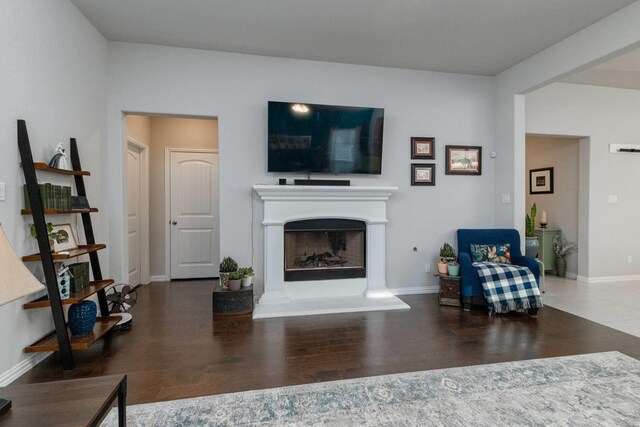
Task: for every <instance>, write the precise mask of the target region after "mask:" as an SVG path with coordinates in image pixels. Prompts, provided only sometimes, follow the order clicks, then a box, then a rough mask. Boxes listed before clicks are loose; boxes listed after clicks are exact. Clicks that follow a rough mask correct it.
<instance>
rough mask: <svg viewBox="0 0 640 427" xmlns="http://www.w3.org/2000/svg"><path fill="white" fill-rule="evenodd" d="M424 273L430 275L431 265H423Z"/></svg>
mask: <svg viewBox="0 0 640 427" xmlns="http://www.w3.org/2000/svg"><path fill="white" fill-rule="evenodd" d="M424 272H425V273H431V264H425V266H424Z"/></svg>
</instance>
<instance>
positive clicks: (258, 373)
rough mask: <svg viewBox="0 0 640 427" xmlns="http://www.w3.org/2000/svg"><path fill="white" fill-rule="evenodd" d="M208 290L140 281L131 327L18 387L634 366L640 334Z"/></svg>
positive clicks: (206, 389)
mask: <svg viewBox="0 0 640 427" xmlns="http://www.w3.org/2000/svg"><path fill="white" fill-rule="evenodd" d="M214 284H215V283H214V281H179V282H171V283H157V284H152V285H149V286H141V287H139V288H138V305H137V306H136V307H134V309H133V311H132V313H133V315H134V316H135V318H134V324H133V327H132V329H131V330H128V331H122V332H119V333H116V334H114V335H113V336H111V337H110V338H108V339H106V340H103V341H101V342H98V343H96V344H94V346H93V347H92V348H90V349H89V350H84V351H77V352H75V355H76V369H74V370H73V371H63V370H62V368H61V366H60V364H59V363H58V361H57V357H56V355H52V356H50V357H49V358H47V359H46V360H44V361H43V362H41V363H40V364H39V365H38V366H36V367H35V368H33V369H32V370H31V371H29V372H27V373H26V374H24V375H23V376H22V377H20V378H19V379H18V380H17V381H16V382H15V383H14V384H21V383H34V382H44V381H53V380H61V379H70V378H84V377H92V376H100V375H109V374H118V373H126V374H127V375H128V380H129V392H128V403H130V404H134V403H144V402H153V401H162V400H170V399H178V398H185V397H193V396H202V395H209V394H217V393H226V392H235V391H244V390H252V389H261V388H269V387H278V386H286V385H293V384H302V383H311V382H317V381H331V380H339V379H346V378H356V377H365V376H371V375H381V374H391V373H398V372H409V371H417V370H426V369H437V368H448V367H454V366H465V365H477V364H485V363H494V362H504V361H511V360H523V359H534V358H541V357H552V356H565V355H572V354H582V353H593V352H600V351H610V350H617V351H620V352H622V353H625V354H627V355H629V356H632V357H635V358H639V359H640V338H636V337H633V336H631V335H627V334H625V333H622V332H619V331H616V330H613V329H610V328H607V327H605V326H602V325H599V324H597V323H594V322H590V321H588V320H585V319H582V318H580V317H576V316H573V315H571V314H568V313H565V312H563V311H559V310H555V309H553V308H551V307H545V308H544V309H542V310H541V312H540V314H539V316H538V318H537V319H533V318H530V317H529V316H527V315H526V314H509V315H500V316H494V317H489V316H488V315H487V314H486V311H484V310H483V309H481V308H478V309H474V310H472V311H471V312H464V311H462V310H461V309H459V308H456V307H441V306H439V305H438V302H437V296H436V295H416V296H406V297H402V299H403V300H404V301H406V302H407V303H408V304H409V305H410V306H411V310H403V311H386V312H385V311H381V312H368V313H351V314H337V315H326V316H307V317H290V318H280V319H263V320H252V319H251V317H249V316H244V317H227V318H219V317H217V318H213V316H212V314H211V289H212V287H213V285H214Z"/></svg>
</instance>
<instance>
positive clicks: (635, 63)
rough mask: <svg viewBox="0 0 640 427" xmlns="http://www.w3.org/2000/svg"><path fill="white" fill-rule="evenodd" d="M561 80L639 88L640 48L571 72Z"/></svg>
mask: <svg viewBox="0 0 640 427" xmlns="http://www.w3.org/2000/svg"><path fill="white" fill-rule="evenodd" d="M562 81H563V82H565V83H578V84H585V85H596V86H609V87H618V88H622V89H636V90H640V49H637V50H634V51H631V52H629V53H626V54H624V55H620V56H618V57H616V58H613V59H611V60H609V61H607V62H603V63H602V64H598V65H596V66H594V67H592V68H589V69H587V70H584V71H581V72H579V73H576V74H573V75H572V76H569V77H568V78H565V79H563V80H562Z"/></svg>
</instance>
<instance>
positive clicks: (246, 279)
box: [238, 267, 254, 288]
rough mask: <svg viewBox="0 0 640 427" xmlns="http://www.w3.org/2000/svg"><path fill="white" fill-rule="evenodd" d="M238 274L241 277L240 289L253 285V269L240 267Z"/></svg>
mask: <svg viewBox="0 0 640 427" xmlns="http://www.w3.org/2000/svg"><path fill="white" fill-rule="evenodd" d="M238 271H239V272H240V274H241V275H242V287H243V288H246V287H249V286H251V285H252V284H253V283H252V282H253V275H254V273H253V267H241V268H239V269H238Z"/></svg>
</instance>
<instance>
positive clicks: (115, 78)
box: [108, 43, 493, 287]
mask: <svg viewBox="0 0 640 427" xmlns="http://www.w3.org/2000/svg"><path fill="white" fill-rule="evenodd" d="M109 58H110V62H109V86H108V93H109V97H108V126H109V170H110V173H111V175H110V181H111V182H113V183H116V182H119V183H120V185H114V191H112V192H111V199H110V200H111V204H112V206H114V208H115V209H114V212H112V213H113V215H112V217H111V218H110V220H111V230H110V231H111V243H112V244H111V248H112V250H111V256H112V257H113V259H114V262H112V264H111V267H112V271H111V273H112V274H113V275H115V277H123V276H124V271H123V269H122V264H121V262H120V261H119V260H121V259H126V254H125V253H124V247H123V246H122V237H121V236H120V234H121V230H122V226H123V225H122V224H123V215H122V213H123V212H124V206H123V200H122V197H121V195H120V190H121V189H122V188H123V185H124V183H123V182H122V163H123V158H124V156H123V143H122V136H121V135H122V112H123V111H125V112H126V111H133V112H138V113H139V112H146V113H156V114H179V115H187V116H207V117H211V116H213V117H217V118H218V124H219V136H218V137H219V151H220V188H221V194H220V211H221V225H220V227H221V255H231V256H233V257H234V258H236V260H238V262H239V263H241V264H245V265H249V264H250V263H253V265H254V267H255V269H256V272H257V275H256V282H257V283H258V285H259V286H261V275H262V264H263V230H262V227H261V225H260V221H261V218H262V211H261V209H262V206H261V204H260V203H259V202H258V201H257V197H254V195H253V194H252V190H251V186H252V185H253V184H256V183H276V182H277V178H278V177H280V176H282V175H281V174H267V173H266V116H267V112H266V107H267V101H268V100H284V101H287V100H289V101H303V102H310V103H320V104H338V105H359V106H372V107H383V108H385V132H384V157H383V174H382V176H369V177H361V176H350V177H349V178H351V179H352V184H355V185H383V184H385V185H386V184H388V185H396V186H398V187H400V191H399V192H398V193H397V194H396V195H394V196H393V198H392V199H391V202H390V204H389V218H390V223H389V227H388V233H387V242H388V246H387V247H388V254H389V257H388V260H387V283H388V285H389V286H390V287H408V286H423V285H426V284H435V281H434V279H433V276H432V275H431V274H427V273H425V271H424V269H425V263H431V264H432V266H433V264H434V262H435V259H436V255H437V250H438V248H439V247H440V245H441V244H442V242H443V241H444V240H448V241H450V242H452V243H455V238H454V232H455V230H456V229H457V228H458V227H460V226H462V225H464V226H465V227H481V226H482V227H484V226H488V227H490V226H493V207H492V203H491V192H492V182H493V164H492V160H491V159H490V158H489V156H488V154H489V151H490V150H487V149H486V148H487V147H489V146H490V143H491V140H492V123H493V115H492V105H491V102H492V86H491V79H490V78H486V77H474V76H463V75H453V74H443V73H431V72H420V71H410V70H399V69H390V68H376V67H366V66H354V65H343V64H334V63H323V62H313V61H300V60H289V59H278V58H268V57H260V56H249V55H238V54H229V53H219V52H206V51H202V50H189V49H179V48H169V47H158V46H149V45H138V44H126V43H110V45H109ZM412 136H434V137H436V160H435V163H436V164H437V180H436V182H437V185H436V186H435V187H411V186H410V164H411V159H410V138H411V137H412ZM446 144H462V145H465V144H467V145H482V146H484V147H485V150H484V154H485V155H484V159H483V161H484V164H483V174H482V176H479V177H478V176H476V177H473V176H445V175H444V146H445V145H446ZM252 210H253V212H252ZM252 217H253V221H252ZM252 239H253V242H252ZM114 241H117V242H116V244H114V243H113V242H114ZM252 243H253V247H254V248H255V253H254V254H253V257H252V253H251V248H252ZM414 246H415V247H417V248H418V251H417V252H413V250H412V249H413V247H414Z"/></svg>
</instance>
